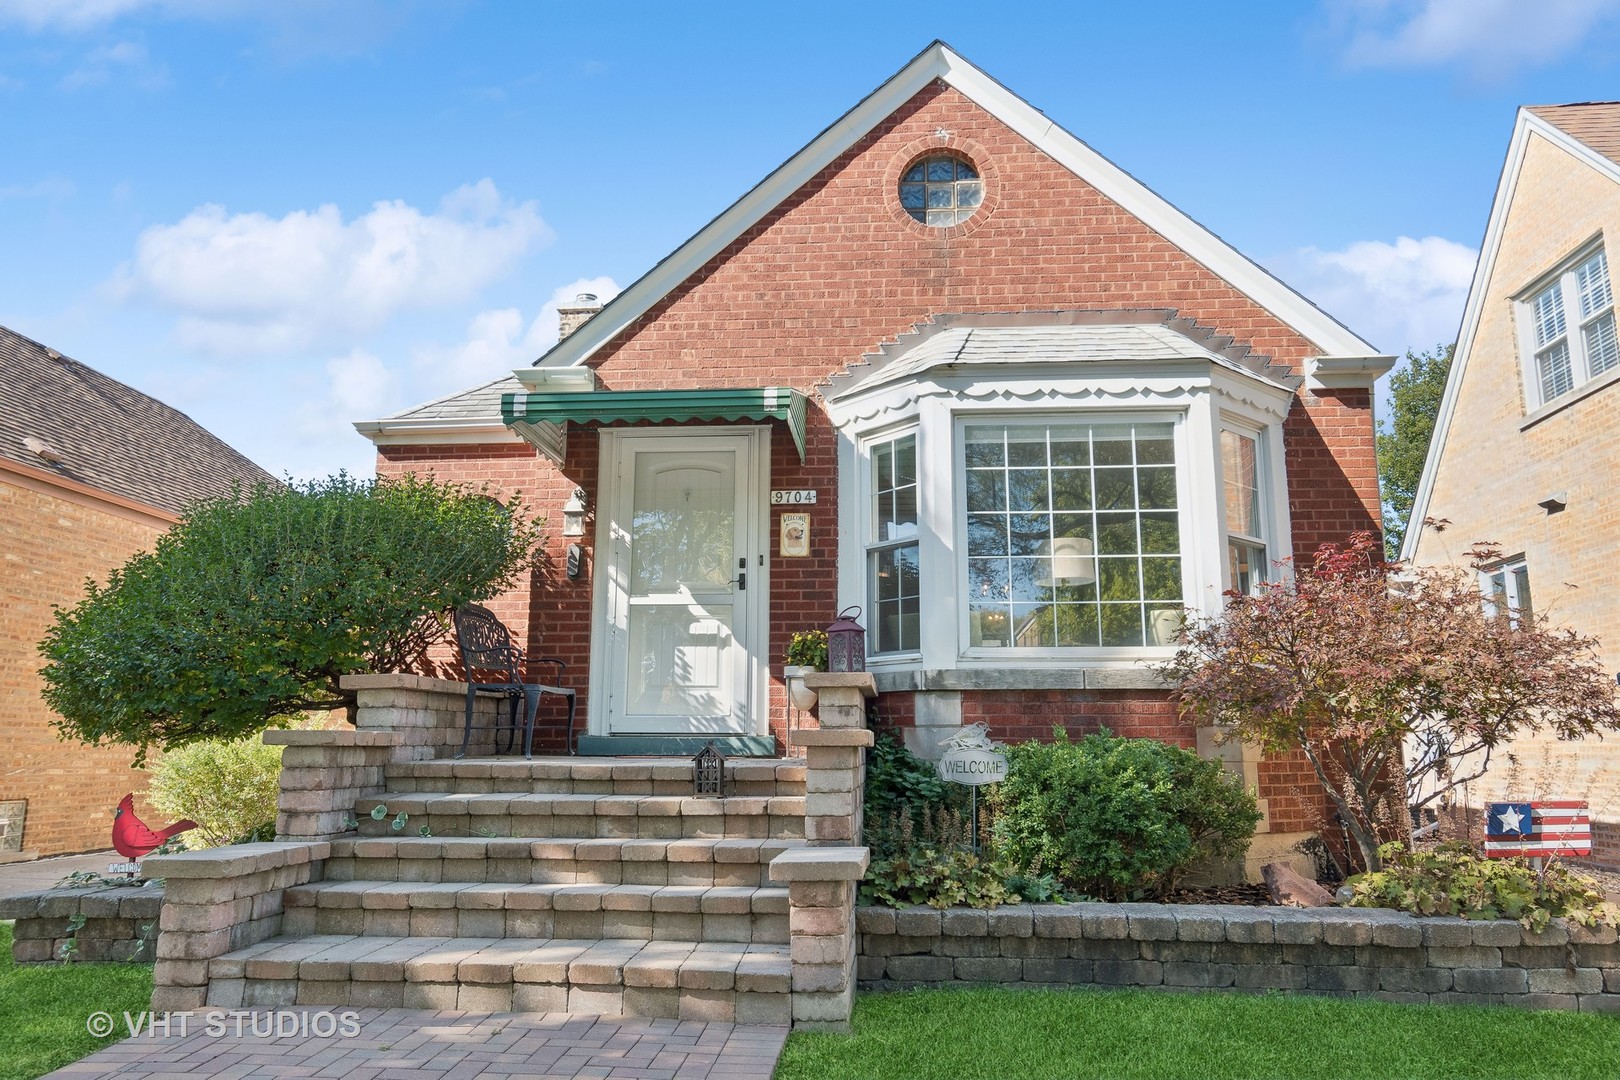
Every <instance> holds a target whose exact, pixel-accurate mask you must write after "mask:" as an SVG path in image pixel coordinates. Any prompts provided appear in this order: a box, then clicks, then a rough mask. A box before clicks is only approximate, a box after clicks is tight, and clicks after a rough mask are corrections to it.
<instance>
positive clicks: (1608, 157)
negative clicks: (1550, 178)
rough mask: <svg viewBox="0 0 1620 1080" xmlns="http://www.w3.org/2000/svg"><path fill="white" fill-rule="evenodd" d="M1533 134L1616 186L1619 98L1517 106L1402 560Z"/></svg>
mask: <svg viewBox="0 0 1620 1080" xmlns="http://www.w3.org/2000/svg"><path fill="white" fill-rule="evenodd" d="M1577 132H1580V133H1581V134H1577ZM1532 136H1539V137H1540V138H1544V139H1546V140H1547V141H1549V142H1551V143H1552V144H1553V145H1554V146H1557V147H1559V148H1560V149H1562V150H1564V151H1566V152H1567V153H1568V154H1569V155H1570V156H1571V157H1573V158H1575V159H1576V160H1577V161H1579V162H1581V163H1582V164H1585V165H1587V166H1588V167H1590V168H1591V169H1593V170H1594V171H1595V172H1597V173H1598V174H1599V175H1601V176H1606V177H1608V178H1609V179H1610V180H1611V181H1613V182H1614V183H1616V184H1620V157H1617V156H1615V153H1614V151H1616V150H1620V102H1580V103H1577V104H1573V105H1534V106H1525V107H1522V108H1520V109H1519V113H1518V116H1517V118H1516V119H1515V120H1514V123H1513V137H1512V138H1511V139H1509V140H1508V151H1507V157H1506V159H1505V160H1504V161H1503V163H1502V175H1501V177H1500V178H1499V179H1498V180H1497V183H1496V197H1495V199H1494V200H1493V201H1492V203H1491V215H1490V218H1489V220H1488V221H1487V223H1486V225H1485V238H1484V240H1483V241H1481V243H1480V247H1479V262H1478V263H1476V264H1475V266H1474V279H1473V281H1472V282H1470V283H1469V286H1468V301H1467V303H1466V304H1464V305H1463V318H1462V326H1461V327H1460V328H1459V329H1458V332H1457V348H1456V351H1455V353H1454V354H1453V355H1452V360H1451V371H1450V372H1449V373H1448V374H1447V376H1446V389H1445V392H1444V393H1443V394H1441V396H1440V408H1439V411H1438V412H1437V413H1436V414H1435V420H1434V434H1433V435H1432V436H1430V438H1429V453H1428V456H1427V457H1425V458H1424V459H1423V475H1422V476H1421V477H1420V478H1419V479H1418V488H1417V492H1416V494H1414V495H1413V497H1412V512H1411V514H1410V515H1408V517H1407V529H1406V536H1405V538H1404V539H1403V540H1402V541H1401V558H1402V559H1404V560H1410V559H1412V558H1414V557H1415V556H1416V555H1417V549H1418V545H1419V543H1420V542H1421V541H1422V538H1423V531H1424V530H1423V528H1422V523H1423V519H1424V518H1425V517H1427V516H1428V514H1429V500H1430V498H1431V496H1432V495H1433V493H1434V478H1435V473H1436V472H1438V471H1439V468H1440V458H1441V455H1442V454H1444V453H1445V448H1446V439H1447V438H1448V437H1449V435H1450V433H1451V419H1452V416H1453V415H1455V413H1456V411H1457V398H1458V397H1459V396H1460V395H1461V393H1462V389H1461V388H1462V382H1463V376H1464V374H1465V373H1466V372H1467V370H1468V359H1469V356H1470V355H1471V354H1472V352H1473V349H1474V338H1475V336H1476V335H1477V334H1478V333H1479V322H1480V314H1481V312H1482V311H1483V310H1484V307H1485V293H1486V290H1487V288H1488V287H1489V285H1490V282H1491V274H1492V272H1493V271H1494V270H1495V268H1496V255H1497V252H1498V251H1499V250H1500V249H1501V246H1502V232H1503V230H1504V229H1505V228H1506V226H1507V219H1508V214H1509V212H1510V210H1511V208H1512V206H1513V193H1514V190H1515V188H1516V187H1517V185H1518V180H1519V170H1520V169H1521V168H1522V167H1523V165H1524V154H1525V148H1526V147H1527V146H1528V145H1529V143H1530V139H1531V137H1532ZM1604 147H1608V149H1604ZM1412 522H1417V523H1418V526H1419V527H1418V528H1415V529H1414V528H1412V525H1411V523H1412Z"/></svg>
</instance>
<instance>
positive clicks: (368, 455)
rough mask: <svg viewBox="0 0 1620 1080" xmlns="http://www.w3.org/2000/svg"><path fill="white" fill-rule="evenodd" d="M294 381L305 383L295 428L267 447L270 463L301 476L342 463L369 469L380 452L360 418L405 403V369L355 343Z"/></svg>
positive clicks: (294, 416)
mask: <svg viewBox="0 0 1620 1080" xmlns="http://www.w3.org/2000/svg"><path fill="white" fill-rule="evenodd" d="M294 381H295V382H299V383H302V385H301V386H300V387H299V389H300V390H301V391H302V393H301V395H300V396H301V400H300V401H299V403H298V404H297V405H296V406H294V407H293V408H292V410H291V413H292V416H291V420H292V423H291V424H290V425H289V426H290V430H289V431H285V432H282V433H281V434H280V436H279V437H278V438H276V439H275V441H274V444H273V446H272V447H270V448H267V450H266V451H264V453H265V455H266V457H265V460H267V461H271V464H270V465H269V466H267V467H270V468H272V470H273V471H278V472H279V471H282V470H285V471H288V472H291V473H293V474H294V475H295V476H300V477H309V476H325V475H327V474H330V473H333V472H336V471H337V470H338V469H348V470H349V471H350V472H352V473H358V474H361V475H364V474H367V473H369V472H370V471H371V462H372V459H373V456H374V453H375V452H374V451H373V450H372V449H371V446H370V444H369V443H367V442H366V441H365V439H364V438H362V437H361V436H360V435H359V433H357V432H356V431H355V430H354V426H353V425H354V421H355V420H357V419H360V418H362V417H374V416H387V415H388V414H389V413H393V412H398V411H399V410H400V409H401V408H403V407H404V406H405V404H406V400H405V394H404V391H403V388H402V385H401V380H400V377H399V374H398V373H397V372H395V371H392V370H390V369H389V367H388V366H387V365H386V364H384V363H383V362H382V360H381V359H379V358H378V357H377V356H376V355H374V354H372V353H370V352H367V351H366V350H364V349H352V350H350V351H349V352H348V353H346V354H344V355H342V356H336V357H333V358H331V359H330V360H327V361H326V363H325V364H324V365H322V366H321V367H320V369H319V370H318V371H312V370H307V369H306V371H305V373H303V374H302V376H295V378H294ZM287 435H292V436H294V437H293V438H287ZM272 457H273V460H272Z"/></svg>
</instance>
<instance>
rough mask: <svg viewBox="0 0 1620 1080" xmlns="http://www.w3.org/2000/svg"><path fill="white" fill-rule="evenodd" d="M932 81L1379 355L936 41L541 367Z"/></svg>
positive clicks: (652, 296)
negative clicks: (936, 80) (947, 86)
mask: <svg viewBox="0 0 1620 1080" xmlns="http://www.w3.org/2000/svg"><path fill="white" fill-rule="evenodd" d="M934 79H940V80H943V81H944V82H945V83H946V84H947V85H949V86H951V87H953V88H955V89H956V90H958V91H960V92H961V93H962V94H963V95H964V96H966V97H967V98H969V99H970V100H972V101H973V102H974V103H975V104H977V105H978V106H979V107H980V108H982V109H984V110H985V111H986V112H988V113H990V114H991V115H992V116H994V117H995V118H996V119H998V120H1000V121H1001V122H1002V123H1003V124H1006V125H1007V126H1008V127H1009V128H1010V129H1012V130H1013V131H1015V132H1017V133H1018V134H1019V135H1021V136H1023V137H1024V138H1025V139H1027V140H1029V142H1030V143H1032V144H1033V145H1035V146H1036V147H1038V148H1039V149H1040V150H1042V151H1043V152H1045V153H1046V154H1048V155H1049V156H1050V157H1052V158H1053V159H1054V160H1055V161H1057V162H1058V163H1059V164H1060V165H1063V166H1064V167H1065V168H1067V169H1068V170H1069V171H1070V172H1072V173H1074V174H1075V175H1076V176H1078V177H1080V178H1081V179H1082V180H1085V181H1086V182H1087V183H1089V184H1091V185H1092V186H1093V187H1095V188H1096V189H1097V190H1098V191H1099V192H1101V193H1102V194H1103V195H1104V196H1106V197H1107V198H1109V199H1111V200H1113V201H1114V202H1116V203H1118V204H1119V205H1120V206H1121V207H1122V208H1124V209H1125V210H1127V211H1129V212H1130V213H1132V214H1134V215H1135V216H1136V217H1138V218H1140V219H1141V220H1142V222H1143V223H1144V224H1146V225H1147V226H1148V227H1149V228H1151V229H1153V230H1154V231H1155V232H1157V233H1159V234H1160V235H1162V236H1164V237H1165V239H1167V240H1169V241H1170V242H1171V243H1172V244H1175V245H1176V246H1177V247H1179V248H1180V249H1181V250H1182V251H1184V252H1186V253H1187V254H1188V255H1189V256H1191V257H1192V258H1194V259H1196V260H1197V261H1198V262H1200V263H1202V264H1203V265H1204V266H1206V267H1208V268H1209V269H1210V270H1211V271H1213V272H1214V273H1215V274H1216V275H1218V276H1219V277H1221V278H1222V279H1223V280H1225V281H1226V282H1228V283H1229V284H1231V285H1233V286H1234V287H1236V288H1238V289H1239V290H1241V291H1242V292H1243V293H1245V294H1246V295H1247V296H1248V297H1249V298H1250V299H1252V300H1254V301H1255V303H1257V304H1259V305H1260V306H1261V307H1263V308H1265V309H1266V310H1267V311H1270V312H1271V313H1272V314H1273V315H1275V316H1277V317H1278V318H1279V319H1281V320H1282V321H1283V322H1285V323H1287V324H1288V325H1289V326H1291V327H1292V328H1293V329H1294V330H1296V331H1298V332H1299V333H1300V334H1301V335H1302V336H1304V337H1305V338H1307V339H1309V340H1310V341H1311V342H1313V343H1314V344H1315V345H1316V346H1317V347H1318V348H1320V349H1321V350H1322V351H1323V353H1325V354H1327V355H1330V356H1377V355H1378V350H1377V349H1375V348H1374V347H1373V346H1372V345H1370V344H1368V343H1367V342H1366V341H1363V340H1362V339H1361V338H1360V337H1358V336H1357V335H1356V334H1354V333H1352V332H1351V331H1350V330H1349V329H1347V328H1346V327H1345V326H1344V325H1343V324H1341V323H1340V322H1339V321H1338V320H1336V319H1334V318H1333V317H1332V316H1330V315H1328V314H1327V313H1326V312H1324V311H1323V310H1322V309H1321V308H1319V307H1317V306H1316V305H1315V304H1313V303H1311V302H1310V301H1309V300H1307V299H1306V298H1305V297H1304V296H1302V295H1300V294H1299V293H1297V292H1295V291H1294V290H1293V289H1292V288H1290V287H1289V286H1287V285H1285V284H1284V283H1283V282H1282V281H1280V280H1279V279H1277V278H1276V277H1273V276H1272V275H1271V274H1270V273H1269V272H1267V271H1266V270H1265V269H1264V268H1263V267H1261V266H1260V265H1259V264H1258V263H1256V262H1254V261H1253V260H1252V259H1250V258H1248V257H1247V256H1246V255H1244V254H1243V253H1242V252H1240V251H1238V250H1237V249H1236V248H1234V247H1232V246H1231V245H1230V244H1228V243H1227V242H1226V241H1224V240H1222V239H1221V238H1220V237H1219V236H1216V235H1215V234H1214V233H1213V232H1210V231H1209V230H1208V229H1206V228H1205V227H1204V226H1202V225H1200V224H1199V223H1198V222H1196V221H1194V220H1193V219H1192V218H1190V217H1188V216H1187V215H1186V214H1185V213H1183V212H1182V211H1180V210H1178V209H1176V208H1175V207H1174V206H1172V205H1171V204H1170V203H1169V202H1167V201H1166V200H1165V199H1164V198H1163V197H1161V196H1160V195H1159V194H1157V193H1156V192H1154V191H1153V190H1151V189H1150V188H1148V187H1147V185H1145V184H1143V183H1142V182H1141V181H1140V180H1137V179H1136V178H1135V177H1133V176H1131V175H1130V174H1129V173H1127V172H1126V171H1125V170H1123V169H1121V168H1120V167H1119V166H1117V165H1115V164H1114V163H1113V162H1111V161H1109V160H1108V159H1107V158H1105V157H1103V156H1102V155H1101V154H1099V153H1097V151H1095V150H1093V149H1092V148H1091V147H1090V146H1087V145H1086V144H1085V143H1083V142H1081V141H1080V140H1079V139H1078V138H1076V137H1075V136H1074V135H1071V134H1070V133H1069V132H1067V131H1065V130H1064V129H1063V128H1062V127H1060V126H1058V125H1057V124H1056V123H1054V122H1053V121H1052V120H1051V119H1049V118H1048V117H1047V116H1046V115H1045V114H1044V113H1042V112H1041V111H1040V110H1039V109H1037V108H1035V107H1034V106H1033V105H1031V104H1030V103H1029V102H1027V101H1025V100H1024V99H1023V98H1021V97H1019V96H1018V95H1017V94H1014V93H1013V92H1012V91H1011V90H1008V89H1007V88H1006V87H1005V86H1003V85H1001V84H1000V83H999V82H997V81H996V80H995V79H993V78H991V77H990V76H989V75H987V74H985V73H984V72H983V71H981V70H979V69H978V68H977V67H975V66H974V65H972V64H970V63H969V62H968V61H966V60H964V59H962V58H961V57H960V56H958V55H957V54H956V53H955V52H954V51H952V50H951V48H950V47H949V46H947V45H946V44H944V43H943V42H939V41H936V42H934V44H932V45H930V46H929V47H928V48H927V49H924V50H923V52H922V53H921V54H919V55H918V56H917V57H916V58H915V59H914V60H912V61H911V62H910V63H909V64H907V65H906V66H905V67H903V68H901V69H900V71H899V72H898V73H897V74H896V75H895V76H894V77H892V78H891V79H889V81H888V82H886V83H884V84H883V85H882V86H880V87H878V88H877V89H876V90H874V91H873V92H872V93H871V94H869V95H868V96H867V97H866V98H864V99H863V100H862V101H861V102H860V103H859V104H857V105H856V106H855V107H854V108H853V109H851V110H850V111H849V112H847V113H845V114H844V115H843V116H842V117H840V118H839V120H838V121H837V122H836V123H834V124H833V125H832V126H831V127H829V128H827V129H826V130H825V131H823V132H822V133H821V134H820V135H817V136H816V137H815V138H814V139H812V140H811V141H810V143H809V144H808V145H807V146H805V148H804V149H802V150H800V151H799V152H798V153H797V154H795V155H794V156H793V157H791V158H789V159H788V160H787V161H786V162H785V163H783V164H782V165H781V166H779V167H778V168H777V169H776V171H775V172H773V173H771V174H770V175H769V176H767V177H766V178H765V179H764V180H762V181H761V182H760V183H759V184H758V185H756V186H755V187H754V188H753V189H752V190H751V191H749V192H748V193H747V194H746V195H744V196H743V197H742V198H741V199H739V200H737V201H736V202H735V203H733V204H732V205H731V206H730V207H728V208H727V209H726V210H725V211H724V212H722V213H721V214H720V216H719V217H717V218H715V219H714V220H713V221H711V222H709V224H707V225H705V226H704V227H703V228H702V229H700V230H699V231H698V232H697V234H696V235H694V236H693V237H692V238H691V239H690V240H688V241H686V243H684V244H682V245H681V246H680V247H678V248H676V249H675V250H674V251H673V252H671V253H670V254H669V255H667V256H666V257H665V258H664V259H663V261H661V262H660V263H658V265H656V266H654V267H653V268H652V269H651V270H649V271H648V272H647V273H646V274H644V275H643V276H642V277H641V278H640V279H638V280H637V281H635V282H634V283H633V284H631V286H630V287H629V288H628V289H626V290H625V291H624V292H622V293H620V294H619V295H618V296H616V297H614V298H613V300H611V301H609V303H608V304H607V305H606V306H605V307H603V308H602V310H601V311H599V312H598V313H597V314H596V315H594V316H592V318H591V319H590V320H589V321H588V322H586V323H585V325H583V326H582V327H580V328H579V329H578V330H576V331H574V332H573V333H572V334H570V335H568V336H567V337H566V338H564V339H563V340H562V341H560V342H558V343H557V344H556V345H555V346H553V347H552V349H551V351H549V352H547V353H546V354H545V355H544V356H542V357H541V358H540V359H539V360H538V361H536V362H535V366H537V367H571V366H573V365H576V364H580V363H583V362H584V361H585V360H586V359H587V358H588V357H590V356H591V355H592V354H593V353H594V352H595V351H596V350H597V349H599V348H601V347H602V346H603V345H605V344H606V343H607V342H609V341H612V340H613V339H614V338H615V337H617V336H618V335H619V334H620V333H622V332H623V331H624V330H626V329H627V328H629V327H630V326H632V325H634V324H635V323H636V322H637V320H639V319H640V318H641V317H642V316H643V315H645V314H646V313H647V312H648V311H650V310H651V309H652V308H653V306H654V305H656V304H657V303H658V302H659V301H660V300H662V299H663V298H664V297H665V296H666V295H668V294H669V293H670V292H671V291H673V290H674V289H675V288H676V287H678V286H679V285H680V284H681V283H682V282H684V281H685V280H686V279H687V278H689V277H690V276H691V275H692V274H694V273H695V272H697V270H699V269H700V268H701V267H702V266H703V265H704V264H706V263H707V262H708V261H709V260H710V259H712V258H714V257H715V256H716V255H718V254H719V253H720V252H722V251H724V250H725V249H726V248H727V247H728V246H729V245H730V244H731V243H732V242H733V241H734V240H736V239H737V238H738V237H739V236H741V235H742V234H743V233H744V232H746V231H747V230H748V229H749V228H750V227H752V226H753V225H754V224H756V223H757V222H759V221H760V220H761V219H762V218H764V217H765V215H766V214H768V213H770V212H771V210H773V209H775V208H776V207H777V206H778V205H779V204H780V203H781V202H782V200H784V199H786V198H787V197H788V196H790V195H792V194H793V193H794V192H795V191H798V190H799V189H800V188H801V187H803V186H804V185H805V184H806V183H808V182H809V181H810V180H811V179H812V178H813V177H814V176H815V175H816V174H817V173H819V172H820V171H821V170H822V169H824V168H826V167H827V165H829V164H830V163H831V162H833V161H834V160H836V159H837V157H838V156H839V155H840V154H842V153H843V152H844V151H845V150H847V149H849V148H850V147H851V146H853V145H854V144H855V143H856V142H858V141H859V140H860V139H861V138H862V137H863V136H865V135H866V134H867V133H868V132H870V131H871V130H872V129H873V128H875V127H876V126H877V125H878V124H880V123H881V122H882V121H884V120H885V119H887V118H888V117H889V116H890V115H892V114H893V113H894V112H895V110H897V109H899V108H900V107H901V106H902V105H904V104H905V103H906V102H907V101H909V100H911V98H912V97H914V96H915V95H916V94H917V93H918V92H919V91H920V90H922V89H923V88H924V87H926V86H927V85H928V84H929V83H930V82H932V81H933V80H934Z"/></svg>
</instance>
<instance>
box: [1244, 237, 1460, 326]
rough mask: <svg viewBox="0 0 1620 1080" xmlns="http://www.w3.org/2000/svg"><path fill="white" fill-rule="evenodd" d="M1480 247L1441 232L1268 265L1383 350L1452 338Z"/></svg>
mask: <svg viewBox="0 0 1620 1080" xmlns="http://www.w3.org/2000/svg"><path fill="white" fill-rule="evenodd" d="M1478 255H1479V253H1478V252H1477V251H1475V250H1474V249H1473V248H1470V247H1465V246H1464V245H1462V244H1458V243H1455V242H1453V241H1451V240H1446V239H1444V238H1442V237H1438V236H1426V237H1424V238H1423V239H1421V240H1414V239H1412V238H1411V237H1409V236H1402V237H1400V238H1398V239H1397V240H1396V241H1395V242H1394V243H1393V244H1391V243H1386V242H1384V241H1382V240H1360V241H1357V242H1356V243H1353V244H1350V245H1349V246H1347V247H1345V248H1344V249H1343V250H1341V251H1322V250H1320V249H1318V248H1314V247H1308V248H1301V249H1299V250H1298V251H1295V252H1292V253H1291V254H1289V255H1285V256H1283V257H1281V258H1278V259H1273V260H1271V267H1272V269H1273V270H1275V271H1276V273H1277V274H1278V276H1280V277H1281V278H1282V279H1283V280H1285V281H1287V282H1288V283H1289V284H1291V285H1293V286H1294V287H1295V288H1296V289H1298V290H1299V291H1300V292H1302V293H1304V294H1305V295H1306V296H1308V297H1310V298H1311V299H1312V300H1313V301H1315V303H1316V304H1317V306H1319V307H1321V308H1322V310H1324V311H1326V312H1327V313H1328V314H1330V315H1332V316H1333V317H1334V318H1336V319H1338V320H1339V321H1340V322H1342V323H1344V324H1345V325H1346V326H1348V327H1349V328H1350V329H1351V330H1353V331H1355V332H1356V333H1358V334H1360V335H1361V336H1362V337H1364V338H1366V339H1367V340H1368V341H1370V342H1371V343H1372V344H1373V345H1375V346H1377V347H1378V348H1379V349H1382V350H1384V351H1385V352H1387V353H1393V354H1396V355H1402V354H1404V353H1405V352H1406V350H1407V349H1416V350H1423V349H1429V348H1433V347H1434V346H1435V345H1437V344H1447V343H1450V342H1451V341H1454V340H1455V339H1456V335H1457V327H1458V324H1459V323H1460V322H1461V321H1462V309H1463V304H1464V303H1465V302H1466V301H1467V299H1468V286H1469V283H1470V282H1471V281H1472V279H1473V274H1474V263H1475V260H1476V259H1477V258H1478Z"/></svg>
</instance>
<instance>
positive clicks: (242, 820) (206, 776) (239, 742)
mask: <svg viewBox="0 0 1620 1080" xmlns="http://www.w3.org/2000/svg"><path fill="white" fill-rule="evenodd" d="M280 783H281V747H279V746H266V745H264V743H263V742H261V741H260V739H259V736H257V735H250V736H248V737H247V738H244V739H202V740H199V741H197V742H193V743H187V744H186V745H185V746H181V747H177V748H176V749H174V750H170V751H168V752H167V753H165V754H164V755H163V756H162V758H161V759H160V760H159V761H158V763H157V766H156V767H155V768H154V769H153V770H152V785H151V787H150V789H148V791H147V798H149V799H150V800H151V803H152V805H153V806H154V807H156V808H157V809H158V810H160V811H162V812H163V814H164V815H166V816H167V817H169V818H170V819H179V818H190V819H191V820H192V821H195V822H196V823H197V827H196V828H195V829H193V830H191V831H190V832H187V833H184V834H182V836H183V838H184V839H185V840H187V841H190V844H189V846H191V847H219V846H220V845H222V844H246V843H252V842H254V841H258V840H274V839H275V837H276V797H277V795H278V793H279V791H280ZM193 838H195V839H193Z"/></svg>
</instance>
